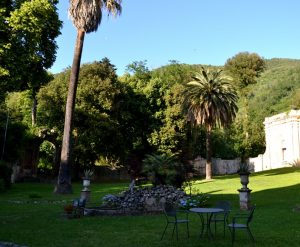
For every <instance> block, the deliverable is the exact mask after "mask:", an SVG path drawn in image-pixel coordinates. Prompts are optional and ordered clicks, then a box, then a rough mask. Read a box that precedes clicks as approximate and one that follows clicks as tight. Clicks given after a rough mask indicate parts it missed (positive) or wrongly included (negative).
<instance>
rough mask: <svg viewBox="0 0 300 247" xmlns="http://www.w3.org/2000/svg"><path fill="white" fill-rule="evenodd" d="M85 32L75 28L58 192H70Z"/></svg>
mask: <svg viewBox="0 0 300 247" xmlns="http://www.w3.org/2000/svg"><path fill="white" fill-rule="evenodd" d="M84 36H85V32H84V31H83V30H77V39H76V46H75V51H74V58H73V64H72V70H71V77H70V83H69V88H68V98H67V104H66V113H65V125H64V136H63V141H62V149H61V157H60V167H59V173H58V180H57V185H56V187H55V189H54V192H55V193H58V194H70V193H72V185H71V145H72V122H73V115H74V108H75V98H76V91H77V84H78V76H79V69H80V61H81V54H82V48H83V42H84Z"/></svg>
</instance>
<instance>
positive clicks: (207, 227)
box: [190, 208, 224, 238]
mask: <svg viewBox="0 0 300 247" xmlns="http://www.w3.org/2000/svg"><path fill="white" fill-rule="evenodd" d="M190 212H193V213H197V214H198V215H199V217H200V219H201V223H202V228H201V237H202V236H203V233H204V230H206V234H207V236H208V237H209V238H212V237H213V234H212V232H211V229H210V221H211V218H212V216H213V214H215V213H221V212H224V210H223V209H221V208H191V209H190ZM203 215H206V222H205V219H204V217H203Z"/></svg>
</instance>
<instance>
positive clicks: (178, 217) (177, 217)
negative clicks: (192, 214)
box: [160, 206, 190, 240]
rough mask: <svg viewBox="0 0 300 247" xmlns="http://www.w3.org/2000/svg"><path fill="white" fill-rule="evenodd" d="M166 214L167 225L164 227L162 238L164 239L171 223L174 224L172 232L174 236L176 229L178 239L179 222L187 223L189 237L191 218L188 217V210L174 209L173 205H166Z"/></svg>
mask: <svg viewBox="0 0 300 247" xmlns="http://www.w3.org/2000/svg"><path fill="white" fill-rule="evenodd" d="M163 211H164V215H165V217H166V221H167V224H166V227H165V229H164V232H163V234H162V236H161V239H160V240H162V239H163V237H164V235H165V232H166V230H167V228H168V226H169V224H172V225H173V232H172V238H173V235H174V231H175V230H176V239H177V240H178V224H186V230H187V236H188V238H189V236H190V234H189V219H188V213H189V212H188V211H187V210H177V209H174V208H173V207H170V206H166V207H164V209H163Z"/></svg>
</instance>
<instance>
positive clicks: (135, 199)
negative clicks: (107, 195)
mask: <svg viewBox="0 0 300 247" xmlns="http://www.w3.org/2000/svg"><path fill="white" fill-rule="evenodd" d="M186 197H187V195H186V194H185V192H184V191H183V190H181V189H177V188H175V187H173V186H169V185H161V186H156V187H145V188H134V189H133V190H132V191H130V190H128V191H125V192H123V194H122V195H121V196H120V197H119V198H120V201H121V203H120V206H121V208H123V209H124V210H126V211H140V212H157V211H161V210H162V208H163V206H164V205H165V204H166V203H170V204H178V202H179V200H180V199H185V198H186Z"/></svg>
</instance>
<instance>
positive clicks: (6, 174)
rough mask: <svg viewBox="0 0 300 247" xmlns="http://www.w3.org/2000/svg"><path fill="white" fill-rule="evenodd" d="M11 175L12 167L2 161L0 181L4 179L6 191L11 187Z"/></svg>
mask: <svg viewBox="0 0 300 247" xmlns="http://www.w3.org/2000/svg"><path fill="white" fill-rule="evenodd" d="M11 175H12V169H11V167H9V166H8V164H7V163H6V162H4V161H0V179H3V186H4V190H7V189H9V188H10V187H11ZM0 186H1V185H0Z"/></svg>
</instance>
